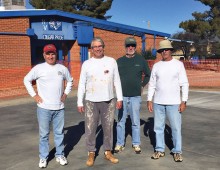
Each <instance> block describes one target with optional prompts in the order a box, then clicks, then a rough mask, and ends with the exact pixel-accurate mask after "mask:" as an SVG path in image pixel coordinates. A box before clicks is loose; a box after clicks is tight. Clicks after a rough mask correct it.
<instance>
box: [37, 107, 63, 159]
mask: <svg viewBox="0 0 220 170" xmlns="http://www.w3.org/2000/svg"><path fill="white" fill-rule="evenodd" d="M37 118H38V124H39V136H40V139H39V152H40V154H39V157H40V158H41V159H47V158H48V155H49V134H50V123H51V122H52V123H53V133H54V143H55V147H56V153H55V156H56V157H58V156H61V155H64V144H63V140H64V131H63V128H64V109H61V110H47V109H43V108H40V107H38V108H37Z"/></svg>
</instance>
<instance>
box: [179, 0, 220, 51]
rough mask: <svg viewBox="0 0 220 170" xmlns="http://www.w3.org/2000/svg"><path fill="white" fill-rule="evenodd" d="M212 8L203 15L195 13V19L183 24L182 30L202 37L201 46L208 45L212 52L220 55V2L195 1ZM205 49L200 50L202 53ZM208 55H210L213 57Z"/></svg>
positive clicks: (209, 0) (208, 0)
mask: <svg viewBox="0 0 220 170" xmlns="http://www.w3.org/2000/svg"><path fill="white" fill-rule="evenodd" d="M195 1H199V2H201V3H203V4H204V5H206V6H208V7H210V10H208V11H205V12H203V13H200V12H194V13H192V16H193V17H194V19H191V20H187V21H184V22H181V23H180V24H179V27H180V28H183V29H184V30H185V31H186V32H190V33H194V34H196V35H198V36H199V37H200V42H203V44H201V43H200V45H201V46H204V45H206V46H207V45H208V46H210V47H211V49H212V50H211V51H212V52H213V51H214V52H215V53H216V54H218V55H220V50H219V49H218V48H219V47H220V41H219V40H220V39H219V37H220V27H219V25H220V0H195ZM202 49H203V48H201V49H200V52H201V50H202ZM212 52H211V54H208V55H212Z"/></svg>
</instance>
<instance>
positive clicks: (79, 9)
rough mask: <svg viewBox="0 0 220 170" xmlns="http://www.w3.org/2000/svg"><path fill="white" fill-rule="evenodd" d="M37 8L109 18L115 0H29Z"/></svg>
mask: <svg viewBox="0 0 220 170" xmlns="http://www.w3.org/2000/svg"><path fill="white" fill-rule="evenodd" d="M29 2H30V4H31V5H32V6H33V7H35V8H36V9H48V10H51V9H56V10H62V11H66V12H71V13H75V14H80V15H84V16H89V17H93V18H98V19H105V20H106V19H107V18H110V17H109V16H107V17H106V16H105V14H106V11H108V10H109V9H110V8H111V5H112V2H113V0H29Z"/></svg>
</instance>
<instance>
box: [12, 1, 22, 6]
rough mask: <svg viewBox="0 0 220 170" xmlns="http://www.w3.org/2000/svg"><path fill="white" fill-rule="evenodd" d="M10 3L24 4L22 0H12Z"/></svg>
mask: <svg viewBox="0 0 220 170" xmlns="http://www.w3.org/2000/svg"><path fill="white" fill-rule="evenodd" d="M12 5H19V6H24V0H12Z"/></svg>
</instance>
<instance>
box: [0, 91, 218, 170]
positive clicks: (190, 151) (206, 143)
mask: <svg viewBox="0 0 220 170" xmlns="http://www.w3.org/2000/svg"><path fill="white" fill-rule="evenodd" d="M142 98H143V101H142V108H141V142H142V144H141V148H142V153H141V154H139V155H137V154H135V153H134V151H133V150H132V147H131V129H130V122H129V119H128V121H127V127H126V132H127V133H126V145H125V150H124V151H123V152H121V153H119V154H115V156H116V157H117V158H118V159H119V163H118V164H112V163H110V162H108V161H107V160H105V159H104V157H103V149H102V137H103V135H102V129H101V126H99V127H98V129H97V157H96V160H95V164H94V166H93V167H87V166H86V164H85V162H86V159H87V151H86V148H85V139H84V116H83V115H81V114H80V113H78V112H77V106H76V95H75V91H73V92H72V93H71V95H70V96H68V98H67V100H66V102H65V106H66V110H65V154H66V156H67V159H68V161H69V164H68V165H66V166H61V165H59V164H58V163H56V161H55V159H54V153H55V149H54V144H53V133H51V134H50V149H51V151H50V155H49V159H48V166H47V169H53V170H55V169H66V170H67V169H68V170H69V169H71V170H84V169H94V170H104V169H108V170H158V169H161V170H219V169H220V161H219V160H220V156H219V152H220V142H219V141H220V104H219V101H220V92H219V91H204V90H203V91H199V90H191V91H190V93H189V101H188V103H187V110H186V111H185V112H184V113H183V115H182V119H183V120H182V122H183V125H182V136H183V158H184V160H183V162H181V163H176V162H174V160H173V157H172V155H171V154H170V149H171V148H172V139H171V133H170V132H171V131H170V127H169V122H167V125H166V129H165V134H166V135H165V136H166V137H165V140H166V151H165V152H166V155H165V157H163V158H160V159H159V160H152V159H151V158H150V157H151V155H152V154H153V151H154V149H153V146H154V144H155V136H154V132H153V114H152V113H149V112H148V111H147V107H146V92H145V93H144V95H143V97H142ZM0 120H1V121H0V122H1V123H0V152H1V156H0V170H35V169H36V170H37V169H39V168H38V161H39V157H38V140H39V139H38V123H37V117H36V104H35V103H34V101H33V99H32V98H31V97H29V96H24V97H22V98H15V99H7V100H6V99H4V100H0ZM114 129H115V127H114ZM115 134H116V132H114V144H115Z"/></svg>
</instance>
